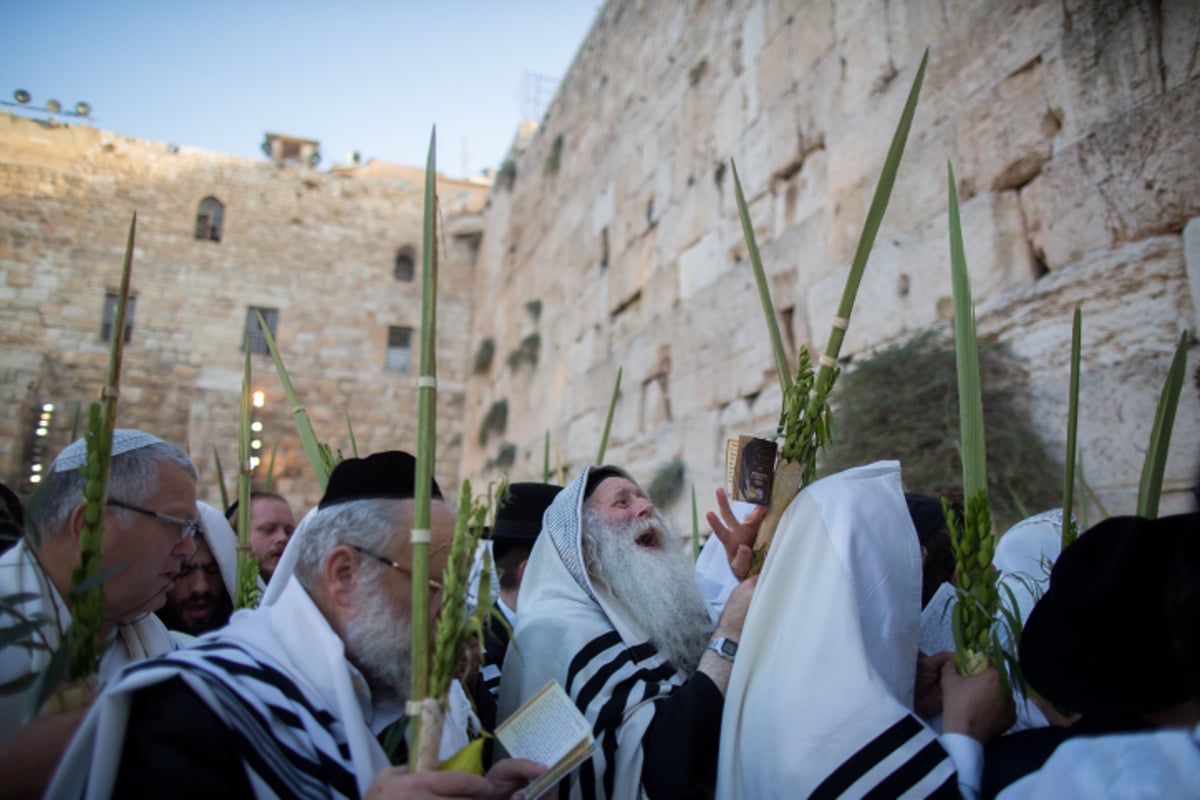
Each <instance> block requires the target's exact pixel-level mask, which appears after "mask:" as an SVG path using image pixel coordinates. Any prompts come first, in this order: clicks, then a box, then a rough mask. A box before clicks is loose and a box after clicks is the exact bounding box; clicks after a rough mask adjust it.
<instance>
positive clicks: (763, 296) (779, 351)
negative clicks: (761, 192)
mask: <svg viewBox="0 0 1200 800" xmlns="http://www.w3.org/2000/svg"><path fill="white" fill-rule="evenodd" d="M729 165H730V166H731V167H732V168H733V193H734V197H735V199H736V200H737V207H738V216H740V217H741V220H742V235H743V236H744V237H745V239H746V252H747V253H748V254H749V256H750V266H751V267H752V268H753V270H754V282H755V284H756V285H757V286H758V299H759V301H760V302H761V303H762V310H763V317H765V318H766V321H767V333H768V334H770V337H771V352H772V353H773V354H774V355H775V371H776V372H777V373H778V374H779V391H780V392H781V393H783V392H787V389H788V387H789V386H790V385H791V383H792V381H791V377H790V375H789V372H790V371H789V370H788V359H787V354H786V352H784V349H783V338H782V337H781V336H780V335H779V320H778V319H776V317H775V304H774V303H772V302H771V289H770V287H768V286H767V273H766V270H764V269H763V265H762V256H760V255H759V253H758V240H757V238H756V237H755V235H754V223H753V222H751V221H750V209H749V207H748V206H747V205H746V196H745V194H743V193H742V179H741V178H740V177H739V176H738V170H737V163H735V162H734V160H733V159H732V158H731V159H729ZM597 463H599V462H597Z"/></svg>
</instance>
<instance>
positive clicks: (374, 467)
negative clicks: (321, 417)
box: [317, 450, 442, 508]
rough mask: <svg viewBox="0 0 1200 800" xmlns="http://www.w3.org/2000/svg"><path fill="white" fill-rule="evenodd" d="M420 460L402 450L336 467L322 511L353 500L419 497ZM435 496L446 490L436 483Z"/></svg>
mask: <svg viewBox="0 0 1200 800" xmlns="http://www.w3.org/2000/svg"><path fill="white" fill-rule="evenodd" d="M416 483H417V459H416V458H414V457H413V456H412V455H410V454H409V453H405V452H403V451H402V450H389V451H387V452H385V453H375V454H373V455H369V456H367V457H366V458H347V459H346V460H344V461H343V462H342V463H340V464H338V465H337V466H336V467H334V469H333V472H332V473H330V475H329V483H328V485H326V487H325V496H324V497H322V498H321V503H320V505H319V506H317V507H318V508H329V507H330V506H336V505H338V504H339V503H348V502H350V501H351V500H369V499H379V498H384V499H392V500H407V499H409V498H411V497H413V496H414V495H415V492H416V490H415V487H416ZM432 483H433V487H432V496H433V497H435V498H438V499H440V498H441V496H442V490H441V489H439V488H438V485H437V481H436V480H432Z"/></svg>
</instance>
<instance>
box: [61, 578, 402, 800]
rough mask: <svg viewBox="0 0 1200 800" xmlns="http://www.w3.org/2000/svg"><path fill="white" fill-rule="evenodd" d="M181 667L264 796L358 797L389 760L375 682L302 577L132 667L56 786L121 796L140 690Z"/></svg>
mask: <svg viewBox="0 0 1200 800" xmlns="http://www.w3.org/2000/svg"><path fill="white" fill-rule="evenodd" d="M230 665H233V666H230ZM176 677H178V678H181V679H183V681H184V682H185V683H186V684H187V685H188V687H189V688H191V689H192V690H193V691H194V692H195V693H196V695H197V696H198V697H200V699H202V700H203V701H204V702H205V703H206V704H207V705H208V706H209V708H210V709H212V711H213V712H214V713H215V714H216V715H217V716H218V717H220V718H221V719H222V720H223V721H224V722H225V723H226V724H228V725H229V726H230V728H231V729H232V735H233V736H234V737H235V738H237V739H238V740H240V742H241V749H242V752H243V764H244V767H245V770H246V775H247V778H248V779H249V781H250V785H251V787H252V789H253V790H254V793H255V796H257V797H276V796H284V797H287V796H292V797H334V798H336V797H358V796H361V795H362V794H364V793H365V792H366V790H367V788H368V786H369V785H370V783H371V781H372V780H374V778H375V776H376V775H377V774H378V773H379V772H380V770H382V769H384V768H386V767H387V766H388V765H389V764H388V759H387V755H386V753H384V751H383V748H382V747H380V745H379V743H378V742H377V741H376V739H375V736H374V734H373V733H372V730H371V725H370V722H371V718H372V716H373V709H372V706H371V696H370V692H369V690H368V688H367V683H366V680H365V679H364V678H363V677H362V674H361V673H359V672H358V670H357V669H355V668H354V667H353V666H352V665H351V664H350V662H348V661H347V660H346V657H345V653H344V650H343V646H342V640H341V639H340V638H339V637H338V635H337V634H336V633H335V632H334V631H333V629H332V628H331V627H330V626H329V623H328V622H327V621H326V620H325V617H324V616H323V615H322V614H321V612H320V610H319V609H318V608H317V607H316V605H315V604H314V603H313V602H312V599H311V598H310V597H309V596H308V593H307V592H305V591H304V588H303V587H302V586H301V585H300V584H299V582H297V581H292V582H290V584H289V585H288V587H287V588H286V589H285V590H284V592H283V593H282V594H281V595H280V597H279V598H278V599H277V601H276V602H275V603H274V604H273V605H272V606H268V607H264V608H260V609H256V610H254V611H243V612H239V613H238V614H237V615H236V616H235V617H234V619H233V620H232V621H231V622H230V624H229V625H228V626H226V627H225V628H224V629H222V630H220V631H214V632H213V633H210V634H207V635H206V636H203V637H201V638H199V639H198V640H197V641H196V644H195V645H194V646H193V647H191V648H188V649H185V650H180V651H178V652H176V653H173V654H171V655H170V656H168V657H166V658H162V659H156V660H154V661H148V662H146V663H144V664H139V665H136V666H134V667H132V668H130V669H129V670H127V671H126V672H125V673H124V674H123V675H122V676H121V678H120V680H119V681H118V682H117V683H116V684H115V685H113V686H112V687H111V688H110V689H109V690H108V691H106V692H104V694H103V695H102V696H101V697H100V699H99V700H98V701H97V702H96V704H95V706H94V707H93V708H92V710H91V712H90V713H89V714H88V716H87V717H86V719H85V720H84V722H83V725H82V726H81V727H80V730H79V733H78V734H77V735H76V737H75V739H74V741H73V742H72V743H71V746H70V748H69V749H68V750H67V753H66V755H65V756H64V757H63V761H62V763H61V765H60V767H59V770H58V772H57V773H56V775H55V778H54V782H53V783H52V784H51V786H50V790H49V792H48V794H47V796H48V797H53V798H78V797H86V798H89V799H91V798H97V799H99V798H107V797H109V796H111V793H112V790H113V787H114V784H115V782H116V778H117V771H118V767H119V766H120V762H121V748H122V744H123V742H124V740H125V729H126V725H127V723H128V718H129V707H130V701H131V698H132V695H133V693H134V692H135V691H137V690H138V689H141V688H144V687H146V686H150V685H153V684H156V683H161V682H164V681H167V680H170V679H172V678H176ZM297 762H300V763H305V764H307V765H308V768H307V769H305V768H303V767H301V766H299V765H298V763H297ZM315 775H320V776H322V778H323V779H320V780H318V779H317V778H315V777H314V776H315Z"/></svg>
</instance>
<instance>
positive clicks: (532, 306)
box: [525, 300, 542, 322]
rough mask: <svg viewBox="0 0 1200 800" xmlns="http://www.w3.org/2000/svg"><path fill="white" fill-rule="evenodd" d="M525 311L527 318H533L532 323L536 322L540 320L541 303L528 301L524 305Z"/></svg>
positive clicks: (539, 301)
mask: <svg viewBox="0 0 1200 800" xmlns="http://www.w3.org/2000/svg"><path fill="white" fill-rule="evenodd" d="M525 311H527V312H528V313H529V316H530V317H532V318H533V321H534V322H537V321H538V320H539V319H541V318H542V301H541V300H530V301H529V302H528V303H526V304H525Z"/></svg>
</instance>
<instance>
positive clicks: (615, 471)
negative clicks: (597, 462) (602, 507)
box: [583, 467, 629, 500]
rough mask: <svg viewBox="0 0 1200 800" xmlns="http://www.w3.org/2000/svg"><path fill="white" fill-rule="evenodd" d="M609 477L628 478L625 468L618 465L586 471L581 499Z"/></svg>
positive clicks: (586, 496)
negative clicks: (585, 481) (585, 480)
mask: <svg viewBox="0 0 1200 800" xmlns="http://www.w3.org/2000/svg"><path fill="white" fill-rule="evenodd" d="M609 478H629V476H628V475H627V474H626V473H625V470H623V469H620V468H619V467H596V468H595V469H592V470H590V471H589V472H588V477H587V483H586V484H585V485H584V487H583V499H584V500H587V499H588V498H589V497H591V496H592V492H594V491H596V487H597V486H599V485H600V484H602V483H604V482H605V481H606V480H608V479H609Z"/></svg>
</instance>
